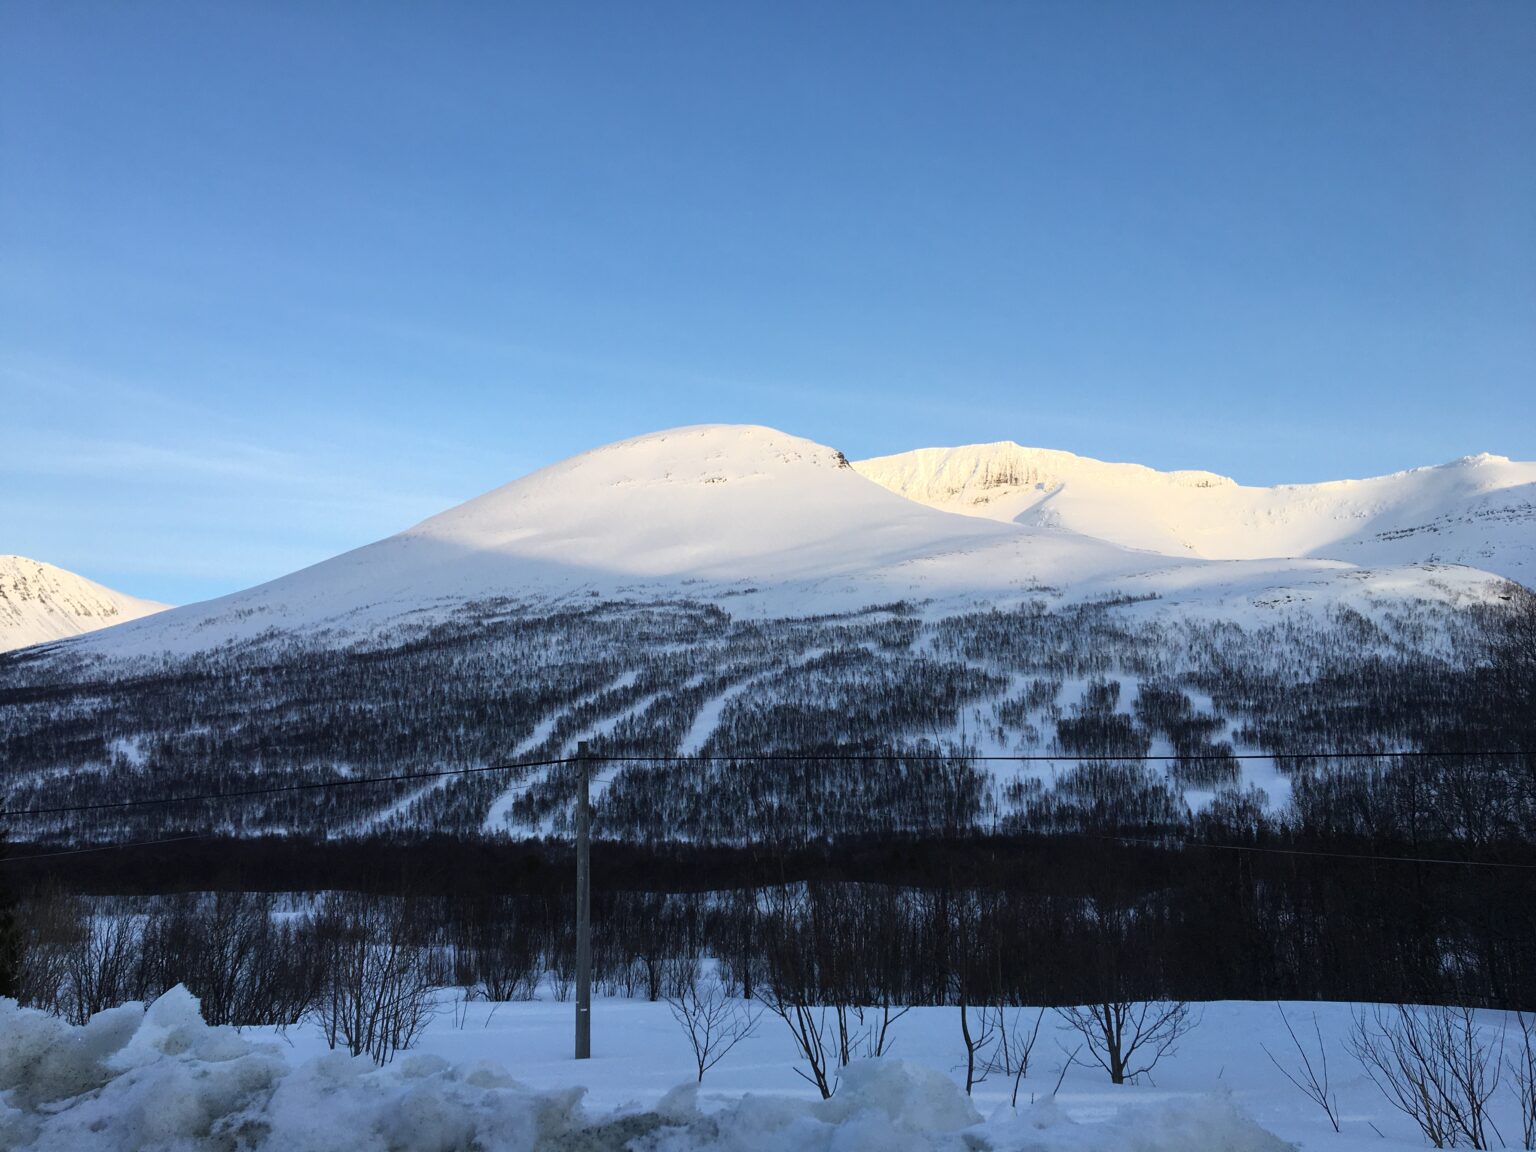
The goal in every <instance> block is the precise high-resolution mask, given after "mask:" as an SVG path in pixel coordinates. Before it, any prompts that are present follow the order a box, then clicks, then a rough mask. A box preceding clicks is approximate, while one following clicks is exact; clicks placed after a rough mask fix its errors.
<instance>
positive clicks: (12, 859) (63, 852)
mask: <svg viewBox="0 0 1536 1152" xmlns="http://www.w3.org/2000/svg"><path fill="white" fill-rule="evenodd" d="M212 836H213V833H212V832H191V833H188V834H187V835H185V836H167V837H166V838H165V839H163V840H130V841H128V842H127V843H124V844H95V845H92V846H91V847H89V848H62V849H58V850H56V851H49V852H28V853H27V854H26V855H25V856H9V855H7V856H0V864H20V863H21V862H22V861H23V860H44V859H47V858H49V857H51V856H83V855H84V854H86V853H87V852H117V851H119V850H121V849H123V848H152V847H154V846H155V845H157V844H179V843H181V842H182V841H183V840H207V839H209V838H210V837H212Z"/></svg>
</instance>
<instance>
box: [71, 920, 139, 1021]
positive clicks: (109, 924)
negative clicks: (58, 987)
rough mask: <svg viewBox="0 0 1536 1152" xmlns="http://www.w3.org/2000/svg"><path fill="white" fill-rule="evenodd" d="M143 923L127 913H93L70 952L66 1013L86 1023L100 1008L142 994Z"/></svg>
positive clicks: (113, 1005) (74, 1019) (72, 1019)
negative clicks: (125, 914)
mask: <svg viewBox="0 0 1536 1152" xmlns="http://www.w3.org/2000/svg"><path fill="white" fill-rule="evenodd" d="M142 937H143V926H142V925H141V924H140V923H139V922H138V921H137V920H135V919H130V918H128V917H123V916H110V915H108V916H93V917H89V918H88V919H87V920H86V921H85V931H84V932H83V933H82V934H81V935H80V936H79V937H78V938H77V939H76V940H75V941H74V946H73V947H72V948H70V950H69V951H68V952H67V953H66V956H65V962H64V973H65V981H64V985H63V990H62V996H61V998H60V1008H61V1010H62V1014H63V1016H64V1017H65V1018H66V1019H67V1020H69V1022H70V1023H71V1024H84V1023H85V1022H86V1021H87V1020H89V1019H90V1018H91V1017H92V1016H93V1015H95V1014H96V1013H97V1012H100V1011H102V1010H103V1009H106V1008H113V1007H116V1006H117V1005H119V1004H122V1003H124V1002H125V1001H128V1000H133V999H136V998H138V994H139V992H140V981H139V977H140V975H141V971H142V967H141V965H140V963H139V961H140V958H141V956H142V943H143V941H142Z"/></svg>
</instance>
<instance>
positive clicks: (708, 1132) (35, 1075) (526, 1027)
mask: <svg viewBox="0 0 1536 1152" xmlns="http://www.w3.org/2000/svg"><path fill="white" fill-rule="evenodd" d="M443 996H444V999H443V1002H442V1004H441V1007H440V1011H439V1014H438V1016H437V1017H436V1019H435V1020H434V1022H433V1024H432V1025H431V1026H430V1027H429V1029H428V1031H427V1032H426V1034H425V1036H424V1037H423V1038H422V1040H421V1042H420V1043H419V1044H418V1045H417V1047H416V1048H414V1049H413V1050H411V1051H410V1052H407V1053H402V1054H400V1055H399V1056H397V1057H396V1059H395V1061H394V1062H393V1063H392V1064H391V1065H389V1066H387V1067H385V1068H383V1069H375V1068H374V1066H373V1065H372V1064H371V1063H370V1062H369V1061H367V1060H366V1059H365V1058H359V1059H353V1058H350V1057H348V1056H346V1055H345V1054H337V1053H331V1052H328V1051H327V1050H326V1049H325V1045H324V1041H323V1039H322V1037H321V1035H320V1033H319V1031H318V1029H316V1028H314V1027H311V1026H308V1025H306V1026H302V1027H298V1028H293V1029H289V1030H287V1031H286V1033H284V1034H281V1035H280V1034H278V1033H276V1032H275V1031H274V1030H271V1029H256V1028H252V1029H246V1030H244V1031H243V1032H241V1033H238V1034H237V1033H236V1032H234V1031H232V1030H229V1029H210V1028H208V1027H206V1026H205V1025H203V1024H202V1022H201V1019H200V1018H199V1017H198V1016H197V1013H196V1005H195V1001H193V1000H192V998H191V997H190V996H189V995H188V994H187V993H185V991H184V990H181V989H174V990H172V992H170V993H167V994H166V996H165V997H163V998H162V999H161V1000H160V1001H157V1002H156V1003H155V1005H153V1006H152V1007H150V1008H149V1010H148V1012H147V1013H146V1012H145V1010H144V1008H143V1006H136V1005H130V1006H126V1007H124V1008H120V1009H114V1010H111V1011H109V1012H106V1013H103V1014H102V1015H101V1016H99V1017H97V1018H96V1019H95V1020H93V1021H92V1022H91V1023H90V1024H89V1025H87V1026H86V1027H85V1028H71V1027H69V1026H68V1025H65V1024H63V1023H61V1022H59V1021H57V1020H55V1019H53V1018H52V1017H47V1016H44V1015H43V1014H41V1013H37V1012H33V1011H30V1010H23V1009H17V1008H16V1007H15V1005H14V1003H13V1002H9V1001H3V1002H0V1101H3V1105H0V1147H3V1148H5V1149H18V1150H19V1149H36V1150H39V1152H41V1150H66V1149H67V1150H71V1152H74V1150H78V1152H89V1150H91V1149H103V1150H107V1149H110V1150H113V1152H117V1150H128V1149H134V1150H140V1149H143V1150H153V1149H176V1150H178V1152H179V1150H187V1152H191V1150H194V1149H196V1150H204V1149H215V1148H217V1149H247V1148H251V1149H255V1148H263V1149H282V1150H284V1152H307V1150H322V1149H326V1150H329V1149H357V1150H360V1152H372V1150H378V1152H384V1150H386V1149H387V1150H391V1152H417V1150H421V1152H426V1150H431V1152H448V1150H457V1149H462V1150H464V1152H469V1150H471V1149H478V1150H482V1152H496V1150H499V1149H550V1150H555V1149H602V1148H611V1149H620V1148H625V1147H629V1148H633V1149H636V1150H641V1149H654V1150H657V1152H662V1150H666V1152H686V1150H693V1149H712V1148H720V1149H737V1150H743V1152H745V1150H759V1152H800V1150H805V1149H827V1150H834V1149H835V1150H837V1152H856V1150H863V1149H868V1150H870V1152H875V1150H879V1152H925V1150H928V1149H954V1150H956V1152H959V1150H962V1149H973V1150H979V1149H994V1150H996V1152H1007V1150H1017V1152H1024V1150H1031V1152H1052V1150H1056V1149H1077V1150H1089V1149H1092V1150H1102V1152H1110V1150H1113V1152H1216V1150H1224V1152H1271V1150H1273V1152H1278V1150H1280V1149H1283V1148H1286V1147H1288V1146H1292V1147H1300V1148H1304V1149H1318V1150H1327V1149H1336V1150H1338V1152H1351V1150H1355V1152H1366V1150H1373V1152H1391V1150H1394V1149H1407V1148H1420V1147H1423V1146H1424V1141H1423V1139H1422V1138H1421V1137H1420V1136H1419V1134H1418V1131H1417V1130H1416V1129H1415V1128H1414V1126H1413V1124H1412V1123H1411V1122H1410V1121H1409V1120H1407V1119H1406V1118H1405V1117H1403V1116H1402V1115H1401V1114H1399V1113H1397V1112H1395V1111H1394V1110H1393V1109H1392V1108H1391V1107H1390V1106H1389V1105H1388V1104H1387V1102H1386V1100H1385V1099H1384V1098H1383V1097H1382V1095H1381V1094H1380V1092H1379V1091H1378V1090H1377V1089H1376V1087H1375V1086H1374V1085H1372V1084H1371V1083H1370V1081H1369V1080H1367V1079H1366V1077H1365V1075H1364V1074H1363V1072H1362V1071H1361V1069H1360V1067H1359V1065H1358V1064H1356V1063H1355V1062H1354V1061H1353V1060H1352V1059H1351V1058H1350V1057H1349V1056H1348V1055H1347V1054H1346V1052H1345V1050H1344V1045H1343V1040H1344V1037H1345V1035H1346V1034H1347V1032H1348V1030H1349V1027H1350V1022H1351V1009H1350V1007H1349V1006H1347V1005H1338V1004H1288V1005H1286V1011H1287V1012H1288V1014H1289V1016H1290V1018H1291V1021H1292V1024H1293V1025H1294V1026H1295V1028H1296V1031H1297V1034H1298V1035H1299V1036H1300V1037H1301V1038H1302V1040H1303V1041H1304V1042H1305V1043H1306V1044H1308V1046H1309V1047H1311V1046H1312V1045H1313V1044H1314V1043H1315V1040H1314V1037H1313V1018H1314V1014H1315V1016H1316V1019H1317V1021H1318V1025H1319V1027H1320V1030H1321V1034H1322V1037H1323V1042H1324V1044H1325V1046H1326V1048H1327V1057H1328V1061H1329V1065H1328V1067H1329V1072H1330V1073H1331V1076H1332V1087H1333V1089H1334V1091H1335V1092H1336V1094H1337V1097H1338V1103H1339V1111H1340V1116H1341V1127H1342V1132H1340V1133H1335V1132H1334V1131H1333V1128H1332V1126H1331V1125H1330V1123H1329V1122H1328V1120H1327V1119H1326V1117H1325V1116H1324V1115H1323V1114H1322V1112H1321V1111H1320V1110H1319V1109H1317V1108H1316V1106H1315V1105H1313V1104H1311V1103H1310V1102H1308V1101H1307V1100H1306V1099H1305V1098H1304V1097H1303V1096H1302V1095H1301V1094H1300V1093H1299V1092H1298V1091H1297V1090H1296V1089H1295V1088H1293V1087H1292V1086H1291V1085H1290V1084H1288V1083H1287V1082H1286V1081H1285V1079H1284V1077H1283V1076H1282V1074H1281V1073H1280V1072H1279V1071H1278V1070H1277V1069H1276V1067H1275V1066H1274V1065H1273V1064H1272V1063H1271V1061H1270V1059H1269V1058H1268V1057H1267V1056H1266V1054H1265V1051H1264V1049H1265V1048H1266V1047H1267V1048H1268V1049H1269V1051H1270V1052H1272V1053H1274V1055H1275V1056H1276V1057H1277V1058H1278V1059H1279V1060H1280V1061H1281V1062H1282V1063H1284V1064H1286V1065H1287V1066H1291V1065H1293V1064H1295V1063H1296V1062H1297V1056H1296V1052H1295V1050H1294V1048H1293V1047H1292V1045H1291V1041H1290V1040H1289V1038H1288V1037H1287V1035H1286V1032H1285V1030H1284V1027H1283V1025H1282V1023H1281V1018H1280V1014H1279V1011H1278V1010H1277V1008H1276V1006H1275V1005H1274V1004H1271V1003H1242V1002H1221V1003H1213V1004H1208V1005H1205V1006H1203V1008H1202V1010H1201V1020H1200V1023H1199V1025H1198V1027H1197V1028H1196V1029H1195V1030H1194V1031H1193V1032H1191V1033H1190V1034H1189V1035H1188V1036H1187V1037H1185V1038H1184V1040H1183V1041H1182V1043H1181V1044H1180V1046H1179V1049H1178V1051H1177V1052H1176V1053H1175V1054H1172V1055H1170V1056H1168V1057H1166V1058H1165V1059H1164V1061H1163V1062H1162V1063H1160V1064H1159V1065H1158V1066H1157V1068H1156V1070H1155V1072H1153V1073H1152V1074H1151V1075H1150V1076H1146V1077H1143V1078H1142V1083H1140V1084H1138V1085H1126V1086H1120V1087H1116V1086H1113V1085H1111V1084H1110V1083H1109V1082H1108V1079H1107V1077H1106V1076H1105V1074H1104V1073H1103V1072H1101V1071H1099V1070H1097V1069H1090V1068H1085V1067H1077V1066H1073V1067H1071V1068H1069V1069H1068V1071H1067V1073H1066V1075H1065V1077H1064V1078H1063V1079H1062V1082H1061V1086H1060V1090H1059V1092H1056V1093H1055V1095H1054V1097H1053V1096H1052V1093H1053V1090H1054V1089H1055V1088H1056V1085H1057V1080H1058V1074H1059V1069H1060V1067H1061V1065H1062V1063H1063V1061H1064V1058H1065V1057H1064V1051H1065V1050H1066V1049H1070V1048H1072V1047H1075V1046H1076V1041H1075V1039H1074V1038H1073V1034H1071V1033H1065V1032H1062V1031H1060V1030H1058V1027H1057V1024H1058V1023H1059V1022H1058V1021H1057V1019H1056V1018H1055V1017H1054V1016H1053V1015H1052V1014H1050V1013H1047V1015H1046V1018H1045V1024H1044V1026H1043V1027H1042V1029H1041V1031H1040V1039H1039V1041H1038V1043H1037V1045H1036V1048H1035V1053H1034V1059H1033V1063H1032V1066H1031V1073H1030V1075H1029V1077H1028V1078H1027V1079H1026V1080H1025V1081H1024V1082H1023V1087H1022V1091H1021V1093H1020V1103H1019V1107H1018V1108H1017V1110H1015V1109H1014V1108H1012V1107H1011V1106H1010V1104H1009V1095H1010V1092H1011V1084H1009V1083H1005V1082H1002V1081H1000V1080H996V1079H993V1080H989V1081H987V1082H985V1083H983V1084H981V1085H980V1086H979V1087H978V1088H977V1089H976V1091H975V1094H974V1097H973V1099H972V1100H969V1101H968V1100H967V1099H966V1098H965V1096H964V1094H963V1092H962V1090H961V1088H960V1086H959V1085H960V1084H961V1083H962V1082H963V1073H962V1072H961V1067H962V1063H963V1047H962V1044H961V1038H960V1030H959V1014H958V1010H957V1009H954V1008H920V1009H916V1010H914V1011H912V1012H911V1013H910V1014H908V1015H907V1016H905V1017H903V1018H902V1019H901V1020H900V1021H899V1023H897V1024H896V1025H895V1031H894V1035H895V1046H894V1054H893V1056H891V1057H888V1058H887V1059H885V1060H882V1061H875V1062H868V1063H865V1064H854V1065H851V1066H850V1067H849V1068H847V1069H845V1070H844V1073H843V1076H842V1083H841V1086H840V1087H839V1089H838V1092H837V1094H836V1095H835V1097H834V1098H833V1099H832V1100H831V1101H829V1102H822V1101H821V1100H820V1099H819V1098H818V1097H817V1094H816V1093H815V1092H814V1090H812V1089H810V1088H809V1087H808V1086H807V1084H806V1083H805V1082H804V1081H802V1080H800V1079H799V1078H797V1076H796V1075H795V1072H794V1063H795V1061H794V1051H793V1047H792V1045H791V1042H790V1039H789V1035H788V1033H787V1031H786V1029H785V1028H784V1026H783V1025H782V1023H780V1022H779V1021H778V1020H777V1019H775V1018H773V1017H772V1016H767V1015H765V1016H764V1017H763V1019H762V1021H761V1023H760V1024H759V1028H758V1032H757V1033H756V1034H755V1035H753V1036H752V1037H750V1038H749V1039H747V1040H746V1041H744V1042H743V1043H742V1044H741V1045H739V1046H738V1047H737V1048H735V1049H734V1050H733V1051H732V1052H730V1053H729V1054H728V1055H727V1056H726V1058H725V1059H724V1061H723V1062H722V1063H721V1064H720V1065H719V1066H717V1067H716V1068H714V1069H713V1070H711V1071H710V1072H709V1073H708V1074H707V1075H706V1077H705V1080H704V1083H703V1086H702V1090H701V1091H699V1092H698V1093H697V1095H695V1094H694V1092H693V1090H692V1089H691V1088H690V1087H689V1086H690V1085H692V1084H693V1082H694V1080H695V1071H694V1068H693V1065H692V1059H691V1051H690V1049H689V1047H688V1044H687V1041H686V1039H685V1037H684V1034H683V1033H682V1031H681V1030H680V1028H679V1027H678V1025H677V1024H676V1022H675V1021H674V1020H673V1019H672V1017H671V1015H670V1013H669V1011H668V1008H667V1006H666V1005H665V1004H664V1003H656V1004H653V1003H647V1002H644V1001H638V1000H611V999H600V1000H598V1001H597V1002H596V1004H595V1007H594V1012H593V1052H594V1057H593V1059H591V1060H590V1061H585V1062H577V1061H575V1060H573V1059H571V1055H570V1046H571V1034H572V1007H571V1005H570V1004H562V1003H555V1002H552V1001H550V1000H543V1001H534V1002H527V1003H509V1004H500V1005H492V1004H486V1003H484V1002H477V1003H471V1004H469V1005H467V1011H465V1010H464V1006H461V1009H460V1011H455V1010H454V1006H453V1002H452V1000H451V998H450V994H449V993H446V992H445V993H444V994H443ZM1025 1016H1026V1018H1027V1019H1028V1020H1030V1021H1031V1022H1032V1020H1033V1013H1032V1012H1027V1013H1026V1014H1025ZM1482 1020H1483V1023H1484V1024H1485V1026H1486V1027H1487V1028H1488V1029H1489V1030H1490V1032H1496V1031H1497V1030H1498V1029H1500V1028H1503V1027H1505V1026H1506V1024H1507V1025H1508V1026H1509V1027H1510V1028H1511V1029H1513V1021H1512V1020H1508V1021H1506V1019H1505V1017H1504V1016H1503V1015H1502V1014H1499V1013H1485V1014H1483V1016H1482ZM1063 1045H1065V1049H1064V1048H1063ZM1312 1055H1313V1058H1314V1059H1316V1055H1317V1054H1316V1051H1315V1048H1314V1049H1313V1051H1312ZM1500 1091H1501V1092H1504V1091H1505V1089H1503V1088H1501V1089H1500ZM1513 1103H1514V1099H1513V1096H1512V1095H1504V1096H1503V1097H1501V1099H1500V1101H1499V1107H1498V1110H1497V1111H1496V1112H1495V1119H1496V1121H1497V1122H1498V1123H1499V1124H1500V1125H1501V1128H1502V1135H1503V1137H1504V1139H1505V1140H1506V1141H1507V1142H1509V1144H1510V1146H1512V1147H1514V1146H1518V1144H1519V1136H1520V1130H1519V1126H1518V1122H1517V1120H1516V1119H1515V1117H1514V1116H1513V1114H1512V1110H1513Z"/></svg>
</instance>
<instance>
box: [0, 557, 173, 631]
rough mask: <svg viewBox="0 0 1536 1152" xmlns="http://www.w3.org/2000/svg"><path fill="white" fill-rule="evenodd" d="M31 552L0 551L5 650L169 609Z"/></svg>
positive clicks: (1, 626) (0, 625)
mask: <svg viewBox="0 0 1536 1152" xmlns="http://www.w3.org/2000/svg"><path fill="white" fill-rule="evenodd" d="M165 607H166V606H165V605H164V604H156V603H154V602H153V601H150V600H139V599H136V598H135V597H132V596H125V595H123V594H122V593H121V592H114V591H113V590H112V589H110V588H104V587H102V586H101V585H100V584H97V583H95V582H94V581H91V580H87V579H86V578H85V577H84V576H77V575H75V574H74V573H73V572H66V571H65V570H64V569H62V568H56V567H54V566H53V565H52V564H44V563H43V562H42V561H41V560H29V559H27V558H26V557H25V556H0V652H8V651H11V650H12V649H15V648H25V647H26V646H27V645H29V644H41V643H43V642H44V641H47V640H61V639H63V638H64V637H66V636H78V635H80V634H81V633H82V632H93V631H95V630H96V629H98V628H106V627H108V626H110V625H113V624H121V623H123V622H124V621H125V620H137V619H139V618H140V617H142V616H149V615H152V614H153V613H156V612H160V611H162V610H164V608H165Z"/></svg>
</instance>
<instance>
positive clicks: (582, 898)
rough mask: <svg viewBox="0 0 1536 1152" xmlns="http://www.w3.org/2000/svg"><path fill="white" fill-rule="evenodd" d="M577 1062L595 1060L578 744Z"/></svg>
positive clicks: (584, 789)
mask: <svg viewBox="0 0 1536 1152" xmlns="http://www.w3.org/2000/svg"><path fill="white" fill-rule="evenodd" d="M576 768H577V772H578V773H579V777H580V779H579V783H578V784H577V791H576V1059H578V1060H590V1059H591V1058H592V793H591V785H592V772H591V761H589V760H588V759H587V742H586V741H585V740H580V741H578V742H577V744H576Z"/></svg>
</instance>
